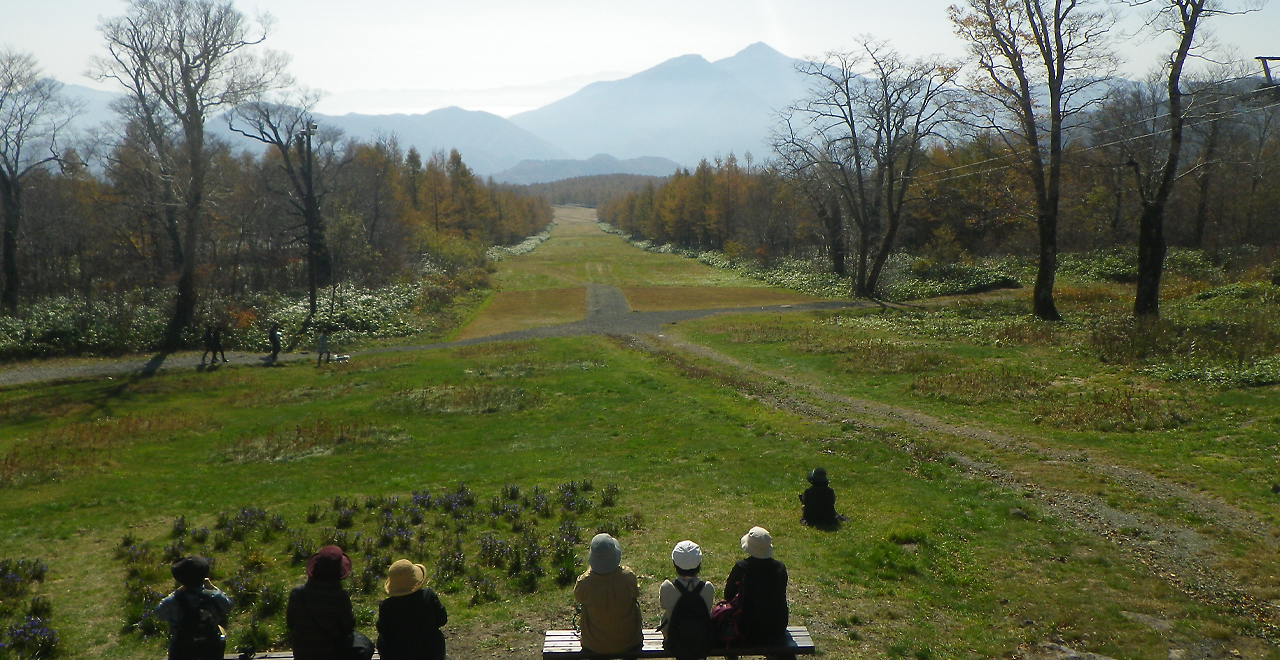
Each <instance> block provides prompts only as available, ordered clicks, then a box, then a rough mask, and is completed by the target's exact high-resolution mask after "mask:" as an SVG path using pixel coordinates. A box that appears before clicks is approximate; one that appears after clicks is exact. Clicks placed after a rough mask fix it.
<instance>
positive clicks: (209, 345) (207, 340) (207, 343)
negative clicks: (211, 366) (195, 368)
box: [200, 325, 218, 364]
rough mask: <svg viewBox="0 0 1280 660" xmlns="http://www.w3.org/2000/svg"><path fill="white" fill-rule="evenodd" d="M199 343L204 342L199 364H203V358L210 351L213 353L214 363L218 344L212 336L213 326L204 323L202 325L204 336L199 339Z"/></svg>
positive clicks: (216, 358)
mask: <svg viewBox="0 0 1280 660" xmlns="http://www.w3.org/2000/svg"><path fill="white" fill-rule="evenodd" d="M201 343H203V344H204V353H201V354H200V364H204V359H205V358H206V357H208V356H209V354H210V353H213V361H214V362H215V363H216V362H217V361H218V349H217V346H218V344H217V343H216V341H215V340H214V338H213V326H211V325H206V326H205V327H204V338H203V339H201Z"/></svg>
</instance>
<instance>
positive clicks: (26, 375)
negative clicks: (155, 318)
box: [0, 284, 875, 387]
mask: <svg viewBox="0 0 1280 660" xmlns="http://www.w3.org/2000/svg"><path fill="white" fill-rule="evenodd" d="M874 305H875V303H869V302H866V301H831V302H818V303H805V304H802V305H773V306H768V307H733V308H727V309H697V310H680V311H672V312H633V311H631V307H630V306H629V305H628V304H627V297H626V295H625V294H623V293H622V290H621V289H618V288H617V287H612V286H607V285H603V284H591V285H589V286H588V288H587V316H586V318H585V319H583V320H581V321H577V322H574V323H565V324H562V325H553V326H548V327H544V328H533V329H530V330H520V331H516V332H507V333H503V334H500V335H492V336H489V337H475V338H473V339H464V340H462V341H453V342H441V343H435V344H421V345H407V346H384V347H380V348H372V349H369V350H365V351H359V352H355V353H352V354H351V358H352V359H359V358H360V357H361V356H363V355H375V354H379V353H395V352H402V351H422V350H432V349H439V348H452V347H455V346H470V345H472V344H483V343H486V342H494V341H519V340H525V339H544V338H547V337H578V336H583V335H619V336H628V335H645V334H658V333H660V332H662V329H663V328H664V326H667V325H670V324H672V323H678V322H680V321H688V320H690V319H697V318H702V317H705V316H712V315H715V314H728V313H742V312H788V311H806V310H816V309H843V308H846V307H871V306H874ZM227 358H228V359H229V360H230V362H228V363H227V364H226V365H217V366H214V367H212V368H216V369H222V368H226V367H227V366H254V367H261V366H266V365H267V356H266V355H262V354H256V353H227ZM313 359H315V358H314V357H313V356H312V355H308V354H305V353H282V354H281V355H280V356H279V359H278V360H277V361H276V364H284V363H290V362H303V361H308V360H313ZM207 368H210V367H207V366H205V365H204V364H202V363H201V361H200V353H197V352H182V353H159V354H156V355H154V356H152V357H151V358H142V357H133V358H103V359H101V360H98V361H95V362H90V363H83V362H70V363H64V364H49V365H27V366H21V367H14V368H10V369H5V370H0V387H5V386H12V385H22V384H25V383H39V382H49V381H56V380H65V379H69V378H100V377H107V378H111V377H115V376H149V375H151V374H154V373H155V372H157V371H160V370H172V369H193V370H197V371H200V370H204V369H207Z"/></svg>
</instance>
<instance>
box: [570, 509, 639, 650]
mask: <svg viewBox="0 0 1280 660" xmlns="http://www.w3.org/2000/svg"><path fill="white" fill-rule="evenodd" d="M587 566H588V568H587V571H586V572H585V573H583V574H582V575H580V576H578V583H577V584H576V585H574V587H573V599H574V600H575V601H577V602H578V604H580V605H581V606H582V648H583V650H587V651H592V652H594V653H622V652H624V651H630V650H632V649H636V648H639V647H640V645H641V644H642V643H643V642H644V631H643V630H642V628H641V626H642V625H643V623H642V621H641V618H640V602H639V598H640V586H639V583H638V582H637V581H636V574H635V573H634V572H632V570H631V569H630V568H627V567H626V566H622V546H621V545H620V544H619V543H618V540H617V539H615V538H613V537H612V536H609V535H608V534H596V535H595V538H593V539H591V550H590V551H589V554H588V555H587Z"/></svg>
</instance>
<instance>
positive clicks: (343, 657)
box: [284, 545, 373, 660]
mask: <svg viewBox="0 0 1280 660" xmlns="http://www.w3.org/2000/svg"><path fill="white" fill-rule="evenodd" d="M349 575H351V558H350V557H348V556H347V555H346V554H345V553H343V552H342V548H339V547H338V546H336V545H326V546H325V547H323V548H320V552H317V553H316V554H314V555H311V558H310V559H308V560H307V581H306V582H305V583H303V584H302V586H299V587H294V588H293V591H291V592H289V602H288V604H287V605H286V606H285V610H284V619H285V627H286V628H287V629H288V632H289V643H290V645H291V646H292V647H293V657H294V660H350V659H351V658H354V657H355V654H354V652H353V648H354V647H355V646H357V645H359V646H361V647H364V648H367V654H365V655H364V658H365V660H368V658H370V657H372V656H373V643H372V642H369V639H368V638H367V637H365V636H364V635H361V634H360V633H359V632H356V619H355V616H354V615H353V614H352V612H351V598H350V597H349V596H348V595H347V592H346V591H345V590H343V588H342V581H343V580H344V579H346V578H347V576H349Z"/></svg>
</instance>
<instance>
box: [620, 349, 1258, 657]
mask: <svg viewBox="0 0 1280 660" xmlns="http://www.w3.org/2000/svg"><path fill="white" fill-rule="evenodd" d="M626 343H627V344H628V345H629V346H631V347H632V348H635V349H637V350H643V351H647V352H650V353H655V354H661V355H663V356H664V357H665V358H666V359H667V360H669V361H671V362H673V363H678V366H679V367H680V368H682V369H684V370H686V371H696V372H699V375H706V376H712V377H714V378H716V379H717V380H719V381H720V382H722V383H723V384H725V385H726V386H729V387H732V388H734V389H737V390H739V391H741V392H742V393H743V394H744V395H746V396H749V397H752V398H754V399H756V400H758V401H760V402H761V403H764V404H766V405H769V406H771V407H774V408H777V409H781V410H786V411H789V412H791V413H794V414H797V415H801V416H805V417H809V418H812V419H818V420H822V421H827V422H838V423H850V424H855V425H864V426H870V427H875V428H880V429H885V430H889V431H890V433H889V434H888V436H889V437H890V438H893V439H894V441H895V442H896V443H897V448H898V449H899V450H901V451H904V452H907V453H909V454H912V455H913V456H915V457H916V458H917V459H918V460H922V461H925V460H929V461H933V460H944V461H948V462H950V463H952V464H954V465H956V466H958V467H960V468H962V469H964V470H965V471H966V472H967V473H968V474H970V475H972V476H974V477H977V478H982V479H986V480H988V481H991V482H993V483H996V484H998V485H999V486H1001V487H1003V488H1005V489H1008V490H1009V491H1012V492H1016V493H1021V494H1022V495H1023V496H1024V497H1026V498H1027V499H1028V500H1029V501H1033V502H1036V503H1037V504H1038V505H1039V506H1040V507H1042V508H1043V510H1045V511H1046V512H1048V513H1049V514H1051V515H1052V516H1054V517H1057V518H1059V519H1062V520H1065V521H1069V522H1071V523H1073V524H1075V526H1077V527H1078V528H1079V529H1081V530H1084V531H1086V532H1088V533H1090V534H1092V535H1094V536H1096V537H1099V538H1103V539H1106V540H1108V541H1110V542H1111V543H1112V544H1114V545H1115V546H1117V547H1119V548H1120V549H1122V550H1123V551H1124V552H1126V553H1128V554H1129V555H1130V556H1131V557H1132V558H1133V560H1134V561H1135V562H1136V563H1138V564H1141V565H1143V566H1145V567H1147V569H1148V570H1150V571H1151V573H1153V574H1154V575H1156V576H1158V577H1160V578H1162V579H1164V580H1165V581H1167V582H1168V583H1170V584H1171V585H1173V586H1174V587H1176V588H1178V589H1179V590H1181V591H1182V592H1184V593H1186V594H1188V595H1189V596H1191V597H1193V598H1195V599H1197V600H1200V601H1201V602H1205V603H1209V604H1212V605H1214V606H1216V607H1220V608H1222V609H1225V610H1227V611H1232V612H1235V613H1238V614H1243V615H1245V616H1248V617H1249V618H1251V619H1253V620H1255V621H1258V622H1260V624H1261V626H1260V627H1259V631H1260V632H1259V635H1260V636H1261V637H1263V638H1264V639H1266V640H1267V641H1270V642H1271V643H1280V626H1278V625H1277V624H1278V623H1280V603H1277V602H1275V601H1272V600H1268V599H1264V598H1258V597H1255V596H1253V595H1251V593H1250V589H1249V587H1250V585H1249V583H1248V577H1247V576H1244V575H1241V574H1240V573H1239V572H1237V571H1236V570H1234V569H1233V567H1232V565H1231V561H1230V559H1231V557H1230V551H1229V550H1226V549H1224V548H1223V547H1222V545H1221V544H1220V543H1219V541H1218V540H1217V538H1216V537H1219V536H1222V537H1229V538H1235V539H1238V540H1244V541H1246V542H1249V543H1253V544H1257V545H1261V546H1269V545H1272V544H1273V543H1274V538H1275V536H1276V535H1278V534H1280V532H1278V531H1277V530H1276V529H1275V527H1274V526H1272V525H1271V524H1269V523H1267V522H1264V521H1262V520H1259V519H1258V518H1256V517H1254V516H1252V515H1251V514H1249V513H1248V512H1245V511H1242V510H1240V509H1238V508H1236V507H1234V506H1232V505H1230V504H1228V503H1226V502H1223V501H1222V500H1220V499H1217V498H1215V497H1212V496H1209V495H1206V494H1204V493H1201V492H1199V491H1195V490H1191V489H1189V488H1186V487H1184V486H1182V485H1180V484H1176V483H1172V482H1169V481H1167V480H1165V479H1161V478H1159V477H1156V476H1154V475H1151V474H1148V473H1146V472H1143V471H1141V470H1137V469H1134V468H1132V467H1127V466H1120V465H1111V464H1107V462H1105V461H1103V462H1099V461H1096V460H1094V459H1093V458H1092V457H1091V455H1090V454H1089V453H1088V452H1083V451H1066V450H1061V449H1056V448H1052V447H1048V446H1046V441H1045V440H1044V439H1042V438H1035V437H1030V436H1012V435H1009V434H1006V433H1001V432H998V431H994V430H991V429H986V428H982V427H979V426H975V425H970V424H964V425H955V424H951V423H948V422H945V421H942V420H940V419H937V418H935V417H933V416H930V415H927V414H924V413H921V412H919V411H915V410H911V409H908V408H903V407H899V406H892V405H887V404H883V403H878V402H874V401H867V400H864V399H856V398H853V397H847V396H843V395H839V394H833V393H831V392H827V391H825V390H823V389H821V388H819V387H817V386H815V385H813V384H811V383H808V382H805V381H803V380H801V379H799V378H797V377H795V376H793V375H789V374H786V373H781V372H777V371H772V370H768V369H762V368H760V367H757V366H754V365H751V364H746V363H743V362H741V361H739V360H736V359H734V358H732V357H730V356H728V355H725V354H723V353H720V352H718V351H716V350H713V349H711V348H708V347H706V346H702V345H699V344H694V343H691V342H689V341H687V340H685V339H683V338H680V337H678V336H675V335H671V334H665V335H662V336H660V337H658V338H638V337H633V338H630V339H628V340H626ZM691 356H696V357H697V358H702V359H705V360H710V361H712V362H714V363H715V364H717V365H719V366H720V367H722V368H721V369H716V370H709V369H708V368H707V367H704V366H701V365H699V364H696V363H695V362H694V361H693V360H690V359H689V357H691ZM904 426H905V427H906V428H908V429H915V430H918V431H925V432H930V433H937V434H944V435H950V436H955V437H959V438H963V439H966V440H974V441H979V442H982V443H985V444H986V445H989V446H992V447H995V448H997V449H999V450H1001V451H1004V452H1011V453H1013V454H1016V455H1019V456H1021V457H1022V458H1024V459H1030V460H1034V461H1036V462H1037V464H1038V466H1039V467H1041V468H1042V469H1044V470H1045V471H1048V472H1052V471H1070V470H1074V471H1080V472H1083V473H1087V474H1090V475H1094V476H1096V477H1101V478H1105V479H1106V480H1107V483H1108V485H1109V486H1110V487H1112V488H1120V489H1123V490H1125V491H1128V492H1129V493H1131V494H1132V495H1134V496H1135V498H1145V499H1146V500H1148V501H1150V502H1152V503H1153V505H1152V506H1149V507H1145V508H1144V509H1140V510H1134V511H1122V510H1120V509H1117V508H1115V507H1112V506H1109V505H1108V504H1107V503H1106V502H1105V501H1103V499H1102V498H1100V497H1098V496H1095V495H1093V494H1090V493H1084V492H1080V491H1075V490H1065V489H1062V488H1054V487H1050V486H1046V485H1044V484H1043V483H1035V482H1034V481H1032V480H1030V479H1028V476H1027V475H1026V474H1023V473H1017V474H1015V473H1013V472H1010V471H1008V470H1006V469H1003V468H1001V467H999V466H997V465H994V464H991V463H989V462H986V461H983V460H980V459H978V458H976V457H974V456H969V455H966V454H964V453H959V452H950V453H947V454H944V455H937V454H931V453H926V452H924V451H921V450H920V449H919V448H918V447H917V446H916V445H915V444H914V443H912V442H911V441H910V439H908V438H905V437H903V436H901V435H899V434H897V433H893V432H892V431H893V430H894V429H901V428H902V427H904ZM1041 481H1044V479H1041ZM1157 506H1165V507H1168V508H1171V509H1173V510H1176V511H1179V512H1181V513H1182V514H1183V515H1184V516H1190V517H1194V518H1198V519H1200V520H1204V521H1207V522H1206V523H1205V525H1202V526H1201V527H1200V528H1199V529H1193V528H1191V527H1188V526H1187V525H1184V524H1181V523H1180V522H1178V521H1176V520H1173V519H1170V518H1168V517H1164V516H1161V515H1157V514H1156V513H1154V512H1153V511H1151V509H1153V508H1155V507H1157ZM1207 532H1212V533H1213V536H1212V537H1211V536H1209V535H1208V534H1207ZM1067 650H1068V651H1069V649H1067ZM1203 652H1204V650H1188V651H1187V655H1186V658H1187V660H1190V659H1191V658H1195V657H1205V656H1204V655H1203ZM1037 653H1040V651H1036V650H1034V649H1033V650H1029V651H1028V652H1027V654H1026V655H1024V657H1026V658H1049V657H1067V656H1051V655H1043V654H1041V655H1037ZM1073 657H1074V656H1073Z"/></svg>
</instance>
